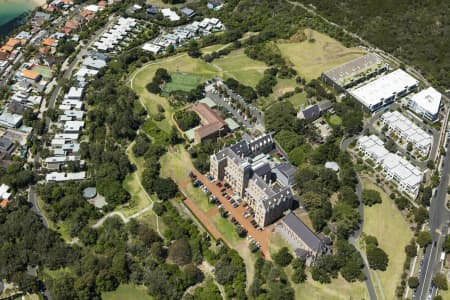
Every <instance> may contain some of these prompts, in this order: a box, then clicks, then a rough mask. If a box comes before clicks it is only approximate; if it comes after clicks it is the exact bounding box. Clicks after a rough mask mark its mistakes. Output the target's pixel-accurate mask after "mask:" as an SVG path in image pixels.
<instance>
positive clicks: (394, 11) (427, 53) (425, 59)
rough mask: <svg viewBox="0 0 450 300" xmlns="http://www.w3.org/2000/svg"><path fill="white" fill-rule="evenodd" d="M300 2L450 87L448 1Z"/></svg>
mask: <svg viewBox="0 0 450 300" xmlns="http://www.w3.org/2000/svg"><path fill="white" fill-rule="evenodd" d="M297 1H298V2H302V3H303V4H306V5H309V4H312V5H314V7H316V8H317V11H318V12H319V13H320V14H321V15H323V16H324V17H326V18H327V19H329V20H331V21H333V22H336V23H337V24H340V25H343V26H345V27H346V28H347V29H349V30H350V31H352V32H355V33H357V34H359V35H360V36H361V37H363V38H365V39H367V40H368V41H369V42H371V43H373V44H375V45H376V46H378V47H380V48H382V49H384V50H386V51H388V52H392V53H393V54H394V55H396V56H398V57H400V58H402V59H405V60H406V61H407V62H408V63H410V64H412V65H415V66H417V67H418V68H420V69H421V70H423V71H425V73H426V76H427V77H428V78H429V79H430V80H431V81H432V82H433V83H434V84H436V85H440V86H441V87H443V88H448V86H449V85H450V52H449V51H448V32H449V30H450V22H449V18H448V11H449V10H450V2H449V1H412V0H396V1H392V0H378V1H372V0H347V1H334V0H297Z"/></svg>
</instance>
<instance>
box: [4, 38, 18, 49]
mask: <svg viewBox="0 0 450 300" xmlns="http://www.w3.org/2000/svg"><path fill="white" fill-rule="evenodd" d="M20 44H22V41H21V40H19V39H16V38H10V39H9V40H8V41H7V42H6V44H5V45H7V46H11V47H13V48H16V46H18V45H20Z"/></svg>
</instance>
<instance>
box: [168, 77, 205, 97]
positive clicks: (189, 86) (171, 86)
mask: <svg viewBox="0 0 450 300" xmlns="http://www.w3.org/2000/svg"><path fill="white" fill-rule="evenodd" d="M170 76H171V77H172V80H171V81H170V82H169V83H167V84H166V85H165V86H164V88H163V90H164V92H167V93H170V92H172V91H186V92H189V91H191V90H193V89H195V88H196V87H197V86H198V85H199V83H200V76H196V75H192V74H187V73H179V72H175V73H171V74H170Z"/></svg>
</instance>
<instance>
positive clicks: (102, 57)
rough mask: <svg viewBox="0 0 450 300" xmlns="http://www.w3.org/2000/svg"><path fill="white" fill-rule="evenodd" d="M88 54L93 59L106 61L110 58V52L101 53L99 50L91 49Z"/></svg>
mask: <svg viewBox="0 0 450 300" xmlns="http://www.w3.org/2000/svg"><path fill="white" fill-rule="evenodd" d="M88 54H89V56H90V57H92V58H93V59H97V60H103V61H105V62H106V61H108V60H109V55H108V54H104V53H100V52H97V51H90V52H89V53H88Z"/></svg>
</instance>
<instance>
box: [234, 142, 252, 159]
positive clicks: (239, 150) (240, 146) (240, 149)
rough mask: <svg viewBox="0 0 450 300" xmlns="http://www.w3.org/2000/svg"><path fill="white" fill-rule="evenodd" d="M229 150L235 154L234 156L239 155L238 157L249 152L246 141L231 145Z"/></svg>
mask: <svg viewBox="0 0 450 300" xmlns="http://www.w3.org/2000/svg"><path fill="white" fill-rule="evenodd" d="M230 149H231V150H232V151H233V152H234V153H236V155H239V156H240V155H241V154H244V156H247V154H248V152H249V149H248V144H247V141H244V140H242V141H240V142H238V143H236V144H234V145H231V146H230Z"/></svg>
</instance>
